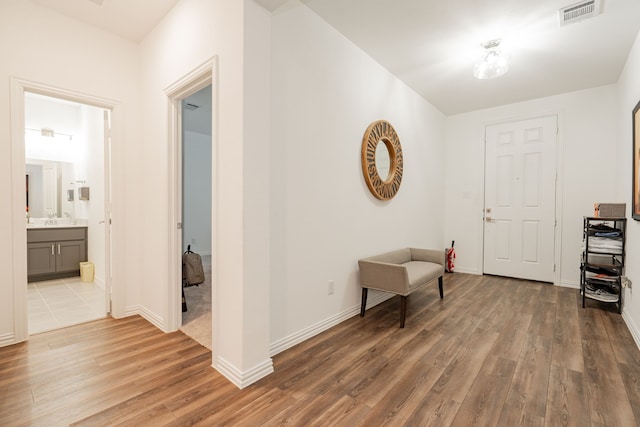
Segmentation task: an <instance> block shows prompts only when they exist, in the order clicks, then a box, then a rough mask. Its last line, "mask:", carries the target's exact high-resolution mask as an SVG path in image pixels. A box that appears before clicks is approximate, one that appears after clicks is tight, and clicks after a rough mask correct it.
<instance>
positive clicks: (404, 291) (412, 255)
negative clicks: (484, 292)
mask: <svg viewBox="0 0 640 427" xmlns="http://www.w3.org/2000/svg"><path fill="white" fill-rule="evenodd" d="M358 267H359V268H360V286H362V305H361V307H360V316H362V317H364V312H365V310H366V307H367V293H368V290H369V289H375V290H378V291H384V292H390V293H394V294H397V295H400V327H401V328H404V320H405V317H406V313H407V297H408V296H409V294H410V293H411V292H413V291H415V290H416V289H419V288H421V287H422V286H425V285H427V284H429V283H431V282H432V281H433V280H435V279H438V288H439V289H440V298H444V293H443V289H442V276H443V275H444V252H443V251H442V250H433V249H416V248H405V249H399V250H396V251H392V252H387V253H384V254H381V255H376V256H372V257H369V258H364V259H361V260H358Z"/></svg>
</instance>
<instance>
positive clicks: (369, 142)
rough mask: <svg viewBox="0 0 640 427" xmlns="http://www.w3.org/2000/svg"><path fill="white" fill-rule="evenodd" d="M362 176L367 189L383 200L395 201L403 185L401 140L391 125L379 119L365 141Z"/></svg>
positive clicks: (371, 126) (363, 140)
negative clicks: (393, 199) (401, 184)
mask: <svg viewBox="0 0 640 427" xmlns="http://www.w3.org/2000/svg"><path fill="white" fill-rule="evenodd" d="M361 154H362V157H361V160H362V173H363V175H364V180H365V182H366V183H367V187H369V190H370V191H371V194H373V195H374V196H375V197H376V198H378V199H380V200H390V199H392V198H393V197H394V196H395V195H396V193H397V192H398V189H399V188H400V183H401V182H402V171H403V167H404V166H403V159H402V147H401V146H400V138H399V137H398V134H397V133H396V130H395V129H394V128H393V126H391V123H389V122H387V121H386V120H378V121H375V122H373V123H371V124H370V125H369V127H368V128H367V130H366V132H365V133H364V137H363V138H362V152H361Z"/></svg>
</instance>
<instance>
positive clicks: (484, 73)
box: [473, 39, 509, 79]
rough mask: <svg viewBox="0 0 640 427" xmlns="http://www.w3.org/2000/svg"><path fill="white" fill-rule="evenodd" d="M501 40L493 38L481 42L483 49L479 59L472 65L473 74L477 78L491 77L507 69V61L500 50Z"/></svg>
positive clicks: (501, 73) (497, 75) (499, 74)
mask: <svg viewBox="0 0 640 427" xmlns="http://www.w3.org/2000/svg"><path fill="white" fill-rule="evenodd" d="M501 41H502V40H501V39H494V40H489V41H487V42H484V43H482V44H481V46H482V47H483V48H484V51H483V52H482V56H481V57H480V60H479V61H478V62H476V64H475V65H474V66H473V75H474V76H476V78H477V79H493V78H495V77H499V76H501V75H503V74H504V73H506V72H507V71H508V70H509V61H508V59H507V57H506V56H505V55H503V54H502V52H500V42H501Z"/></svg>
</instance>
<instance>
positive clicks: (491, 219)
mask: <svg viewBox="0 0 640 427" xmlns="http://www.w3.org/2000/svg"><path fill="white" fill-rule="evenodd" d="M484 220H485V221H487V222H495V220H494V219H493V218H491V217H490V216H488V217H485V219H484Z"/></svg>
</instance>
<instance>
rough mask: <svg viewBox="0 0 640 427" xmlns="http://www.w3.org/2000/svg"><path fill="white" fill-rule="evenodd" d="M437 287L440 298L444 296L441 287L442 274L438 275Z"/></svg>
mask: <svg viewBox="0 0 640 427" xmlns="http://www.w3.org/2000/svg"><path fill="white" fill-rule="evenodd" d="M438 289H440V299H442V298H444V291H443V289H442V276H440V277H438Z"/></svg>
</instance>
